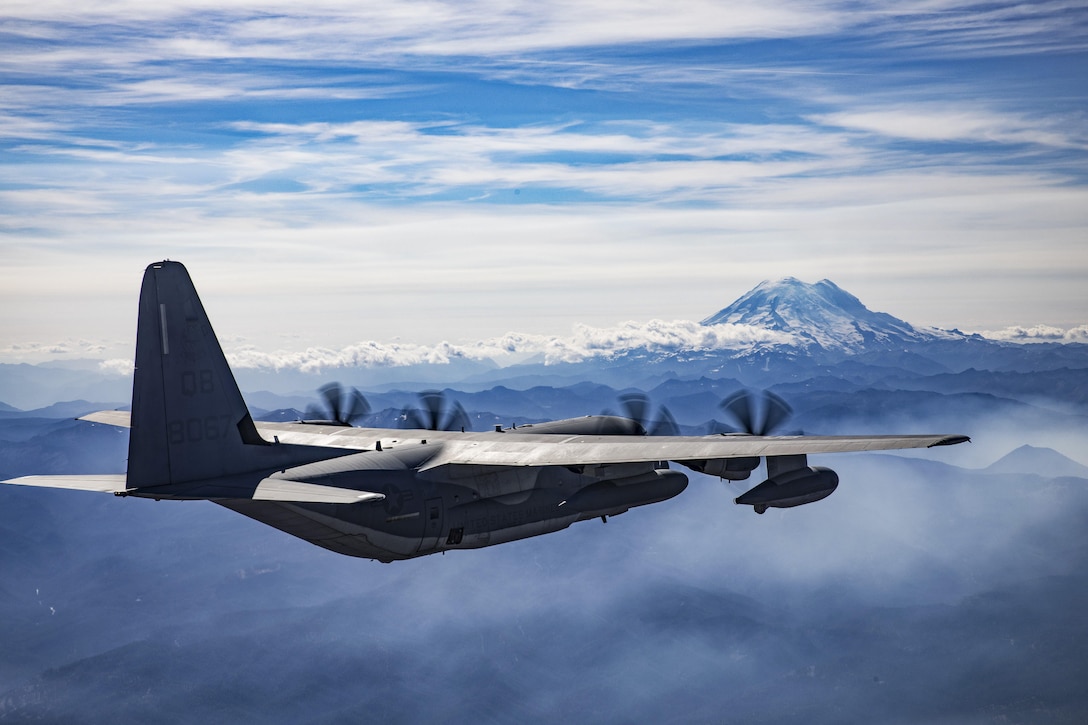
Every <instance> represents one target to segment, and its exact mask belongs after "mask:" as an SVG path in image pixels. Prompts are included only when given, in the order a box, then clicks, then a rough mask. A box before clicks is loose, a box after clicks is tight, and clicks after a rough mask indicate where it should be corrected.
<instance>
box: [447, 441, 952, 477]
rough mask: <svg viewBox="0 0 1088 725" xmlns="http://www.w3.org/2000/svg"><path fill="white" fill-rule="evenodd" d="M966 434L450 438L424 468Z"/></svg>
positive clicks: (823, 447)
mask: <svg viewBox="0 0 1088 725" xmlns="http://www.w3.org/2000/svg"><path fill="white" fill-rule="evenodd" d="M967 440H970V439H969V438H967V436H962V435H868V436H734V435H718V436H699V437H683V436H570V437H560V436H553V435H517V436H514V435H507V436H504V435H503V434H494V435H493V436H492V437H491V438H487V439H484V438H477V439H475V440H458V439H453V440H446V441H444V442H443V447H442V451H441V452H440V453H439V454H438V455H437V456H435V457H434V458H432V459H431V460H430V461H429V462H428V463H427V465H426V466H425V469H428V468H435V467H438V466H443V465H485V466H584V465H594V464H613V463H638V462H650V461H695V460H709V459H717V458H746V457H755V456H795V455H801V454H809V453H847V452H852V451H886V450H899V449H906V448H932V447H934V446H946V445H954V444H956V443H963V442H965V441H967Z"/></svg>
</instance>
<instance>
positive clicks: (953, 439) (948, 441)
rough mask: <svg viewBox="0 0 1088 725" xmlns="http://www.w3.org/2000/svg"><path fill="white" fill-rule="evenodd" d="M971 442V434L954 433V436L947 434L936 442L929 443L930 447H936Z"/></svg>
mask: <svg viewBox="0 0 1088 725" xmlns="http://www.w3.org/2000/svg"><path fill="white" fill-rule="evenodd" d="M970 442H971V437H970V436H964V435H952V436H945V437H944V438H941V439H940V440H939V441H937V442H936V443H931V444H930V445H929V447H930V448H936V447H937V446H954V445H957V444H960V443H970Z"/></svg>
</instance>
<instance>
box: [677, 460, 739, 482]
mask: <svg viewBox="0 0 1088 725" xmlns="http://www.w3.org/2000/svg"><path fill="white" fill-rule="evenodd" d="M677 463H679V464H681V465H684V466H687V467H688V468H690V469H691V470H693V471H698V472H699V473H705V474H707V475H708V476H717V477H718V478H724V479H726V480H727V481H743V480H744V479H746V478H748V476H750V475H752V471H754V470H755V469H756V468H758V467H759V456H749V457H746V458H711V459H709V460H700V461H677Z"/></svg>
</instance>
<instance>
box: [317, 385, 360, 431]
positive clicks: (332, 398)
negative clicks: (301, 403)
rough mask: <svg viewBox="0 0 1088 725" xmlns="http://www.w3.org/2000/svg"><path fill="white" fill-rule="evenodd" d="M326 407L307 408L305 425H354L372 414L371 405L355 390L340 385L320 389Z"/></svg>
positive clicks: (325, 386)
mask: <svg viewBox="0 0 1088 725" xmlns="http://www.w3.org/2000/svg"><path fill="white" fill-rule="evenodd" d="M318 392H319V393H321V397H322V399H324V401H325V407H324V408H322V407H320V406H317V405H308V406H306V412H305V413H303V415H304V416H305V417H306V419H305V420H303V421H302V422H303V423H309V424H310V425H342V426H350V425H354V424H355V421H357V420H359V419H360V418H365V417H366V416H367V414H368V413H370V403H368V402H366V398H364V397H363V394H362V393H360V392H359V391H358V390H356V389H355V388H351V389H350V390H348V389H346V388H344V386H342V385H340V383H328V384H326V385H322V386H321V387H320V388H318Z"/></svg>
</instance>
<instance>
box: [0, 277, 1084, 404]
mask: <svg viewBox="0 0 1088 725" xmlns="http://www.w3.org/2000/svg"><path fill="white" fill-rule="evenodd" d="M699 324H700V325H701V326H703V327H705V328H707V329H708V334H707V336H706V339H701V338H699V336H698V335H695V336H692V335H687V336H683V335H679V336H675V339H674V338H673V337H666V339H667V340H670V342H661V341H660V340H658V341H656V342H653V343H651V342H646V343H633V344H627V345H626V346H622V345H617V346H614V347H608V346H598V347H596V348H593V349H590V350H589V351H588V352H587V353H586V354H584V355H580V356H574V357H572V360H573V361H568V362H561V361H555V360H550V361H544V360H543V359H542V358H541V359H536V360H530V361H529V362H525V363H521V364H516V365H507V366H505V367H502V366H499V365H498V364H496V363H495V362H494V361H492V360H486V359H485V360H479V359H474V358H472V357H470V356H468V355H460V356H459V355H451V356H449V357H448V362H444V363H442V364H414V365H410V366H400V367H397V366H381V367H365V366H357V367H326V368H324V369H323V370H322V371H321V372H317V373H315V372H303V371H301V370H298V369H292V368H283V369H279V370H275V369H271V368H245V367H240V366H239V367H236V369H235V374H236V376H237V377H238V381H239V384H240V385H241V387H242V389H243V390H247V391H268V392H270V393H273V394H276V395H281V396H282V395H294V396H299V395H310V394H312V391H314V390H316V389H317V388H318V387H319V386H320V385H322V384H324V383H326V382H329V381H332V380H338V381H341V382H344V383H346V384H349V385H355V386H358V387H361V388H364V389H366V390H368V391H393V390H413V389H415V390H418V389H422V388H432V387H441V386H446V385H449V386H454V387H456V388H457V389H459V390H462V391H484V390H488V389H491V388H493V387H495V386H504V387H507V388H511V389H517V390H526V389H529V388H534V387H565V386H571V385H576V384H578V383H581V382H593V383H599V384H604V385H608V386H611V387H613V388H626V387H636V388H639V389H642V390H650V389H651V388H655V387H657V386H659V385H661V384H662V383H665V382H667V381H669V380H688V381H693V380H699V379H702V378H709V379H724V378H728V379H731V380H734V381H736V382H737V384H738V385H745V386H752V387H770V386H775V385H797V384H801V383H804V382H805V381H810V380H814V379H824V380H825V383H824V384H821V385H819V386H817V387H826V381H830V380H837V381H840V383H842V382H846V383H848V386H855V387H856V386H871V385H873V384H875V383H877V382H878V381H880V382H881V384H882V385H885V386H891V385H894V386H899V387H905V388H910V389H916V390H939V391H944V392H951V391H955V392H1000V391H1001V390H1004V389H1006V388H1008V387H1010V386H1011V388H1014V389H1016V390H1017V391H1019V393H1021V394H1022V395H1027V396H1032V397H1033V398H1035V399H1038V398H1049V397H1055V398H1056V399H1058V400H1060V401H1062V402H1063V403H1070V402H1071V403H1073V404H1074V405H1077V406H1079V405H1082V404H1084V403H1085V401H1088V383H1086V382H1085V380H1088V375H1086V374H1085V373H1084V371H1085V370H1088V345H1085V344H1080V343H1068V344H1060V343H1035V344H1020V343H1011V342H1004V341H996V340H991V339H987V338H985V337H982V336H980V335H977V334H968V333H963V332H960V331H959V330H940V329H935V328H918V327H914V326H913V325H911V324H910V323H909V322H906V321H904V320H901V319H898V318H896V317H894V316H892V315H889V314H886V313H883V312H873V311H872V310H870V309H868V308H867V307H866V306H865V305H864V304H863V303H862V302H861V300H859V299H858V298H857V297H855V296H854V295H852V294H850V293H849V292H847V291H845V290H843V289H842V288H840V287H839V286H837V285H836V284H835V283H834V282H832V281H830V280H826V279H825V280H821V281H820V282H817V283H815V284H808V283H805V282H801V281H800V280H797V279H795V278H793V277H787V278H785V279H781V280H777V281H765V282H762V283H760V284H759V285H758V286H756V287H755V288H754V289H752V290H750V291H749V292H747V293H746V294H744V295H742V296H741V297H740V298H739V299H737V300H736V301H735V302H733V303H732V304H731V305H729V306H727V307H725V308H723V309H721V310H719V311H718V312H716V313H715V314H713V315H710V316H709V317H707V318H705V319H704V320H702V322H701V323H699ZM691 325H695V323H689V327H690V326H691ZM723 325H724V326H746V327H744V328H742V331H743V330H748V331H749V333H750V332H751V330H755V331H756V332H759V331H765V333H761V334H756V335H753V334H739V333H738V334H737V335H734V336H730V335H729V334H724V333H722V334H718V332H716V331H720V330H722V329H723V328H721V327H720V326H723ZM734 338H735V341H734ZM685 341H686V342H685ZM591 347H592V346H591ZM1040 373H1045V376H1043V377H1037V376H1038V375H1039V374H1040ZM1018 375H1019V376H1025V375H1026V376H1029V377H1028V378H1024V377H1020V378H1018V377H1017V376H1018ZM937 376H944V377H943V378H937ZM1044 378H1045V380H1046V383H1045V385H1044V384H1040V383H1039V381H1040V380H1043V379H1044ZM129 386H130V382H129V379H128V378H126V377H124V376H120V375H117V374H115V373H110V372H108V371H105V370H102V369H100V367H99V366H98V364H97V361H93V360H88V361H68V362H64V363H60V362H54V363H43V364H40V365H28V364H19V365H11V364H0V412H2V411H3V410H4V408H3V404H7V405H8V406H14V407H15V408H19V409H24V410H26V409H30V408H40V407H45V406H47V405H49V404H51V403H54V402H56V401H58V400H76V399H85V400H95V401H112V402H113V403H115V404H123V403H126V402H127V401H128V398H129ZM837 387H838V388H840V389H841V388H842V385H841V384H837ZM1057 391H1061V392H1060V394H1059V393H1058V392H1057ZM283 407H287V406H283ZM9 412H10V411H9Z"/></svg>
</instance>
